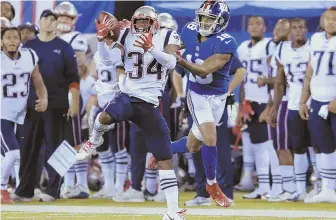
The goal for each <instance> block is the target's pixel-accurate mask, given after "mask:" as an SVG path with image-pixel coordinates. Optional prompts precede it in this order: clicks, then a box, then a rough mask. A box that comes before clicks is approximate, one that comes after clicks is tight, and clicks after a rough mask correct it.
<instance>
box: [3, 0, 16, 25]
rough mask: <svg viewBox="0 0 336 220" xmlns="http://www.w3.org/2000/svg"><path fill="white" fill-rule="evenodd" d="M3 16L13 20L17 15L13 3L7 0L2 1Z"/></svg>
mask: <svg viewBox="0 0 336 220" xmlns="http://www.w3.org/2000/svg"><path fill="white" fill-rule="evenodd" d="M1 17H5V18H7V19H8V20H9V21H12V20H13V19H14V17H15V9H14V7H13V5H12V4H11V3H9V2H7V1H1Z"/></svg>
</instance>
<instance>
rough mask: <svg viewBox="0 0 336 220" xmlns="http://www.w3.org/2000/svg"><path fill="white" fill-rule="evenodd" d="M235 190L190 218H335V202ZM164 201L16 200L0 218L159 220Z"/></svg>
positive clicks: (188, 196) (195, 210) (192, 211)
mask: <svg viewBox="0 0 336 220" xmlns="http://www.w3.org/2000/svg"><path fill="white" fill-rule="evenodd" d="M242 195H243V194H242V193H235V205H234V206H233V207H231V208H229V209H223V208H221V207H217V206H215V205H212V206H210V207H197V208H188V210H187V217H188V218H187V219H192V220H198V219H199V220H201V219H202V220H203V219H204V220H208V219H214V220H217V219H223V220H226V219H232V220H241V219H248V220H262V219H265V220H266V219H267V220H275V219H276V220H278V219H279V220H280V219H293V217H299V218H294V219H300V220H301V219H302V220H303V219H304V220H310V219H336V205H335V204H304V203H301V202H297V203H290V202H284V203H269V202H267V201H264V200H244V199H242ZM193 196H194V193H181V194H180V207H181V208H183V207H184V205H183V202H184V201H186V200H189V199H192V198H193ZM164 208H165V203H154V202H145V203H116V202H113V201H110V200H58V201H56V202H54V203H40V202H38V201H33V202H27V203H16V204H14V205H5V206H2V207H1V211H2V213H1V219H41V220H42V219H48V220H49V219H57V220H60V219H69V220H71V219H80V220H86V219H98V220H105V219H113V220H119V219H120V220H121V219H125V220H126V219H127V220H133V219H136V220H143V219H153V220H155V219H160V214H163V213H164Z"/></svg>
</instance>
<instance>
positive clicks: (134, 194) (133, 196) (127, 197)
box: [113, 188, 145, 202]
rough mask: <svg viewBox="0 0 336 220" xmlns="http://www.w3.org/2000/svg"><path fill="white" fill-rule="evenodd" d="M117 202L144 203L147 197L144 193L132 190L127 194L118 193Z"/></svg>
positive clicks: (115, 198)
mask: <svg viewBox="0 0 336 220" xmlns="http://www.w3.org/2000/svg"><path fill="white" fill-rule="evenodd" d="M113 201H115V202H144V201H145V196H144V194H143V192H142V191H138V190H135V189H133V188H130V189H129V190H127V191H126V192H118V193H117V194H116V195H115V196H114V197H113Z"/></svg>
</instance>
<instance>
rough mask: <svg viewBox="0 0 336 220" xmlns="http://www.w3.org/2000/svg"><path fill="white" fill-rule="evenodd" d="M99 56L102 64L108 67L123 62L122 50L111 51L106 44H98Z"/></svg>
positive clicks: (114, 49)
mask: <svg viewBox="0 0 336 220" xmlns="http://www.w3.org/2000/svg"><path fill="white" fill-rule="evenodd" d="M98 54H99V57H100V59H101V62H102V63H103V64H104V65H106V66H111V65H114V64H115V63H118V62H119V60H121V51H120V49H119V48H117V47H115V48H113V49H112V50H110V49H109V48H108V46H107V45H106V43H105V42H98Z"/></svg>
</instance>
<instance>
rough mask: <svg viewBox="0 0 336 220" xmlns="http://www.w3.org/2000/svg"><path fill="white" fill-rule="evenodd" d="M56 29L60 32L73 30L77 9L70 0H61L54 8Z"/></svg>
mask: <svg viewBox="0 0 336 220" xmlns="http://www.w3.org/2000/svg"><path fill="white" fill-rule="evenodd" d="M55 14H56V15H57V27H56V28H57V30H58V31H60V32H62V33H67V32H70V31H73V30H74V28H75V24H76V21H77V18H78V16H79V14H78V12H77V9H76V8H75V6H74V5H73V4H71V3H70V2H62V3H61V4H60V5H58V6H57V7H56V8H55Z"/></svg>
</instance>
